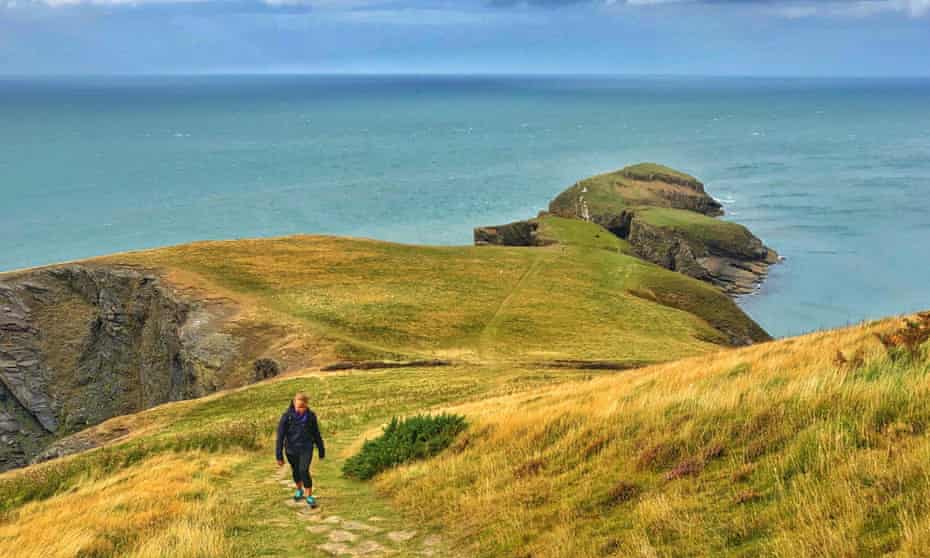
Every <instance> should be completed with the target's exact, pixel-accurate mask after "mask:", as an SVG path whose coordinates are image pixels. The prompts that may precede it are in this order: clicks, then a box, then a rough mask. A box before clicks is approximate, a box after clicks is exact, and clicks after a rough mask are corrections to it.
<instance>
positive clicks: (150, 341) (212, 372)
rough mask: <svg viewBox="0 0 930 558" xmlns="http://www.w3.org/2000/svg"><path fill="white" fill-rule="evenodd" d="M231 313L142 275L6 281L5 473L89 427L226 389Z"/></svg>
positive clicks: (1, 449)
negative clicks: (227, 326) (227, 323)
mask: <svg viewBox="0 0 930 558" xmlns="http://www.w3.org/2000/svg"><path fill="white" fill-rule="evenodd" d="M227 316H228V311H227V312H226V313H225V314H224V311H223V310H221V309H219V308H217V307H208V306H207V305H204V304H198V303H196V302H193V301H189V300H185V299H184V298H183V297H181V296H179V295H177V294H175V293H174V292H172V290H171V289H170V288H169V287H168V286H166V285H165V284H164V283H163V281H162V280H160V279H159V278H158V277H156V276H154V275H150V274H147V273H144V272H141V271H138V270H135V269H129V268H119V267H113V266H93V265H67V266H61V267H54V268H47V269H40V270H36V271H31V272H26V273H21V274H17V275H14V276H6V277H4V278H0V470H6V469H10V468H14V467H20V466H23V465H25V464H27V463H28V462H29V461H30V460H31V459H32V458H33V457H34V456H36V455H38V454H39V453H40V452H42V450H43V449H45V448H46V446H48V445H49V444H50V443H51V442H52V441H54V440H56V439H58V438H60V437H62V436H64V435H67V434H69V433H72V432H76V431H78V430H80V429H82V428H85V427H86V426H88V425H93V424H97V423H99V422H101V421H103V420H106V419H108V418H110V417H113V416H116V415H121V414H126V413H131V412H135V411H139V410H142V409H145V408H148V407H152V406H154V405H158V404H160V403H164V402H166V401H175V400H180V399H187V398H191V397H198V396H201V395H205V394H207V393H211V392H213V391H216V390H217V389H220V388H223V387H226V379H227V378H226V377H225V376H226V374H227V369H228V365H229V363H230V362H231V361H232V359H234V358H235V357H236V356H237V353H238V341H237V340H236V339H235V338H234V337H233V336H231V335H229V334H227V333H224V332H222V331H221V327H220V325H221V324H222V322H223V320H224V319H225V317H227Z"/></svg>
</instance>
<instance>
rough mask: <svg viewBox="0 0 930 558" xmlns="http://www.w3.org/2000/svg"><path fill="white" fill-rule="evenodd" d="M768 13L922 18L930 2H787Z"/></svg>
mask: <svg viewBox="0 0 930 558" xmlns="http://www.w3.org/2000/svg"><path fill="white" fill-rule="evenodd" d="M768 11H769V12H770V13H772V14H774V15H776V16H779V17H784V18H788V19H800V18H806V17H823V16H826V17H857V18H864V17H869V16H873V15H876V14H880V13H888V12H898V13H906V14H908V15H909V16H911V17H922V16H924V15H927V14H928V13H930V0H858V1H856V2H842V1H826V2H803V1H802V2H785V3H783V4H777V5H773V6H771V7H770V8H769V9H768Z"/></svg>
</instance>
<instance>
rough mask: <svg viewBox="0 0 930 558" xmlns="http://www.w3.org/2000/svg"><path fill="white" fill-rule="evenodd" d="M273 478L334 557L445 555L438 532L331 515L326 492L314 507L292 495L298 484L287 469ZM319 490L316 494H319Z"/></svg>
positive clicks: (376, 519)
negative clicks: (384, 525)
mask: <svg viewBox="0 0 930 558" xmlns="http://www.w3.org/2000/svg"><path fill="white" fill-rule="evenodd" d="M273 481H274V482H278V483H279V484H280V485H281V489H282V491H283V492H286V493H287V494H288V496H287V498H286V499H285V500H284V505H285V506H287V507H289V508H292V509H293V510H294V511H295V513H296V514H297V517H298V518H299V519H300V520H301V521H303V522H305V523H306V526H305V529H306V531H307V533H308V535H309V536H312V537H315V538H317V539H319V543H318V544H317V545H316V546H317V548H319V549H320V550H321V551H322V552H323V553H324V554H327V555H330V556H350V557H353V556H371V557H378V556H393V555H403V556H425V557H429V556H432V557H436V558H441V557H442V556H443V553H442V552H441V550H440V548H441V539H440V537H439V536H437V535H426V536H418V535H422V533H418V532H417V531H415V530H389V529H387V528H385V527H382V526H381V524H383V523H384V522H385V519H384V518H382V517H378V516H371V517H368V518H367V519H366V520H364V521H362V520H358V519H346V518H342V517H340V516H338V515H329V514H327V513H326V512H325V511H323V509H324V508H325V500H326V497H325V494H324V495H323V496H322V498H320V500H321V505H320V506H319V507H317V508H316V509H311V508H310V507H309V506H308V505H307V504H306V502H303V501H299V502H295V501H294V499H293V498H292V497H291V496H290V494H292V493H293V490H294V485H293V483H292V482H291V480H290V477H289V475H288V474H287V472H286V468H283V469H280V470H279V471H277V472H275V473H274V476H273ZM318 492H319V491H316V493H315V494H316V495H317V496H318V497H319V493H318Z"/></svg>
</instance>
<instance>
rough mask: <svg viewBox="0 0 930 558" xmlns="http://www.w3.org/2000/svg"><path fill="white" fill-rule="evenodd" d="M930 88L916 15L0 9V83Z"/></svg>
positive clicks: (71, 2)
mask: <svg viewBox="0 0 930 558" xmlns="http://www.w3.org/2000/svg"><path fill="white" fill-rule="evenodd" d="M174 73H179V74H189V73H196V74H199V73H206V74H211V73H221V74H222V73H324V74H332V73H353V74H354V73H403V74H498V73H503V74H648V75H655V74H660V75H727V76H729V75H738V76H930V0H817V1H813V0H456V1H451V0H0V74H3V75H42V74H53V75H54V74H69V75H70V74H174Z"/></svg>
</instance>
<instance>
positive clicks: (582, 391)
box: [377, 319, 930, 557]
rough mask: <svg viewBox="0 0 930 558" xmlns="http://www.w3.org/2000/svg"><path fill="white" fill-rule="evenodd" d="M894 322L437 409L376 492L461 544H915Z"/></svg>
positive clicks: (918, 372)
mask: <svg viewBox="0 0 930 558" xmlns="http://www.w3.org/2000/svg"><path fill="white" fill-rule="evenodd" d="M900 326H901V321H900V320H898V319H889V320H885V321H882V322H877V323H870V324H863V325H860V326H856V327H851V328H848V329H843V330H837V331H829V332H822V333H816V334H811V335H807V336H804V337H800V338H795V339H787V340H783V341H778V342H773V343H766V344H762V345H757V346H753V347H749V348H744V349H738V350H727V351H721V352H719V353H715V354H712V355H707V356H700V357H695V358H690V359H684V360H680V361H677V362H673V363H668V364H662V365H656V366H652V367H648V368H643V369H638V370H634V371H629V372H625V373H622V374H617V375H609V376H604V377H599V378H596V379H593V380H591V381H588V382H584V383H563V384H560V385H557V386H545V387H541V388H539V389H537V390H533V391H529V392H525V393H518V394H513V395H509V396H504V397H500V398H489V399H485V400H482V401H479V402H473V403H468V404H464V405H459V406H455V407H451V408H448V409H446V410H447V411H449V412H454V413H460V414H463V415H464V416H466V418H467V420H468V421H469V423H470V427H469V429H468V430H467V431H466V433H465V434H464V435H463V436H462V438H461V439H460V440H459V441H458V442H457V443H456V444H455V445H454V446H453V448H452V449H451V450H450V451H448V452H446V453H444V454H442V455H441V456H439V457H438V458H436V459H433V460H431V461H429V462H427V463H420V464H413V465H409V466H404V467H401V468H398V469H395V470H393V471H391V472H388V473H386V474H384V475H382V476H381V477H380V478H379V479H378V481H377V483H378V486H379V488H380V490H381V491H382V492H383V493H384V494H386V495H389V496H391V497H392V498H393V499H394V501H395V502H396V503H397V505H399V506H400V507H401V508H403V509H404V510H406V513H408V514H410V515H411V516H412V517H413V518H414V519H415V520H416V521H417V522H422V523H423V524H427V525H433V526H437V527H440V526H441V527H442V528H443V530H444V532H445V534H446V535H447V536H448V537H450V538H451V539H452V541H453V543H454V544H456V545H459V546H460V547H461V548H463V549H464V551H465V553H466V554H467V555H470V556H488V557H491V556H546V557H584V556H592V557H593V556H698V555H701V556H707V555H713V556H747V557H748V556H871V555H878V554H886V553H897V554H899V555H903V556H918V555H925V552H926V549H927V545H928V542H930V501H928V499H927V493H928V490H930V438H928V436H927V429H928V427H930V376H928V372H930V361H928V356H927V349H928V347H927V345H926V344H925V345H924V346H923V347H922V348H921V349H920V350H918V351H917V352H915V353H914V354H902V353H900V352H896V351H892V352H888V351H887V350H886V349H885V348H884V347H883V345H882V343H880V342H879V340H878V339H877V337H876V335H875V334H876V333H883V332H884V333H886V332H889V331H894V330H897V329H898V328H899V327H900Z"/></svg>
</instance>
